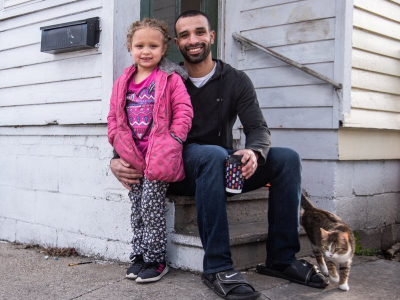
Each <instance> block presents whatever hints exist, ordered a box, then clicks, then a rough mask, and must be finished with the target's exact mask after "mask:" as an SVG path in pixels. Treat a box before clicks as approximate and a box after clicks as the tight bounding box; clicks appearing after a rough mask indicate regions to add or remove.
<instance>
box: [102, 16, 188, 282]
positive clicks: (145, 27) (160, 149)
mask: <svg viewBox="0 0 400 300" xmlns="http://www.w3.org/2000/svg"><path fill="white" fill-rule="evenodd" d="M170 39H171V38H170V36H169V32H168V27H167V25H166V24H165V23H164V22H162V21H159V20H155V19H144V20H143V21H138V22H135V23H133V24H132V25H131V26H130V27H129V30H128V34H127V47H128V50H129V51H130V53H131V55H132V58H133V60H134V62H135V64H134V65H133V66H131V67H129V68H127V69H125V71H124V73H123V75H122V76H120V77H119V78H118V79H117V80H116V82H115V84H114V87H113V90H112V95H111V103H110V113H109V115H108V140H109V142H110V144H111V145H112V146H113V147H114V150H115V152H116V153H117V154H118V156H119V157H120V158H122V159H124V160H125V161H126V162H128V163H129V164H130V165H131V167H132V168H134V169H136V170H138V171H139V172H141V173H142V174H144V177H143V178H140V179H139V182H140V183H139V184H132V185H130V187H131V191H130V192H129V198H130V200H131V202H132V214H131V226H132V230H133V238H132V244H133V245H132V253H131V255H130V260H131V262H132V265H131V266H130V267H129V268H128V270H127V273H126V277H127V278H130V279H136V282H139V283H142V282H153V281H158V280H160V279H161V278H162V277H163V276H164V275H165V274H167V273H168V271H169V268H168V266H167V264H166V262H165V254H166V246H167V235H166V223H165V214H164V210H165V203H164V200H165V194H166V191H167V187H168V182H174V181H179V180H182V179H183V178H184V176H185V175H184V170H183V162H182V142H184V141H185V140H186V136H187V133H188V132H189V130H190V128H191V124H192V122H191V121H192V118H193V108H192V105H191V102H190V98H189V95H188V93H187V92H186V88H185V86H184V84H183V81H182V78H181V77H183V78H184V79H186V78H187V73H186V72H185V71H184V70H183V69H182V68H181V67H179V66H178V65H176V64H174V63H172V62H170V61H168V60H167V59H165V58H163V56H164V55H165V52H166V51H167V48H168V45H167V43H168V41H169V40H170ZM178 74H179V75H178ZM118 156H116V157H118Z"/></svg>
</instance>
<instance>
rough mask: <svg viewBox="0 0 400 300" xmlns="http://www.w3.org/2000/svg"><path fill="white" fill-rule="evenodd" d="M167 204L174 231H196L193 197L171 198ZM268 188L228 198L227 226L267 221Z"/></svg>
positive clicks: (169, 197) (168, 198)
mask: <svg viewBox="0 0 400 300" xmlns="http://www.w3.org/2000/svg"><path fill="white" fill-rule="evenodd" d="M167 202H170V203H173V204H174V210H175V218H174V220H175V221H174V222H175V224H174V228H175V230H178V231H179V230H197V218H196V202H195V197H189V196H171V195H169V196H168V197H167ZM267 212H268V188H261V189H259V190H256V191H252V192H249V193H246V194H239V195H235V196H233V197H228V204H227V213H228V219H229V224H230V225H234V224H241V223H250V222H263V221H267Z"/></svg>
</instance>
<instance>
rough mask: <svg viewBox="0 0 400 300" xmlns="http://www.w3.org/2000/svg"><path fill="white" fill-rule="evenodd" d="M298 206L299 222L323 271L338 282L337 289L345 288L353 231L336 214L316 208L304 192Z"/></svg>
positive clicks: (351, 252)
mask: <svg viewBox="0 0 400 300" xmlns="http://www.w3.org/2000/svg"><path fill="white" fill-rule="evenodd" d="M301 207H302V213H301V216H300V222H301V225H302V226H303V228H304V230H305V231H306V233H307V236H308V238H309V239H310V241H311V245H312V248H313V251H314V254H315V258H316V259H317V262H318V265H319V267H320V269H321V272H322V274H324V275H325V276H327V277H328V276H330V279H331V280H332V281H333V282H336V283H337V282H339V289H341V290H343V291H348V290H349V285H348V283H347V280H348V278H349V273H350V267H351V262H352V258H353V255H354V250H355V239H354V235H353V231H352V230H351V228H350V227H349V226H348V225H346V224H345V223H344V222H343V221H342V220H341V219H340V218H339V217H338V216H336V215H335V214H333V213H330V212H329V211H326V210H323V209H319V208H316V207H315V206H314V205H313V204H312V203H311V201H310V200H309V199H307V197H306V196H305V194H304V192H303V193H302V196H301ZM324 256H325V257H326V263H325V259H324ZM337 268H339V274H338V272H337Z"/></svg>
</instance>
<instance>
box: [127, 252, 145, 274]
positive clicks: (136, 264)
mask: <svg viewBox="0 0 400 300" xmlns="http://www.w3.org/2000/svg"><path fill="white" fill-rule="evenodd" d="M131 261H132V264H131V266H130V267H129V268H128V270H126V275H125V277H126V278H128V279H136V278H137V277H138V274H139V272H140V271H141V270H142V269H143V268H144V266H145V262H144V261H143V257H142V256H141V255H140V256H135V257H134V258H133V259H132V260H131Z"/></svg>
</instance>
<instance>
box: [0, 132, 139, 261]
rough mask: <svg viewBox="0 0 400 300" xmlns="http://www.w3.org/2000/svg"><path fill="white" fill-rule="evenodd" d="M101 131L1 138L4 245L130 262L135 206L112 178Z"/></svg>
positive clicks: (0, 231)
mask: <svg viewBox="0 0 400 300" xmlns="http://www.w3.org/2000/svg"><path fill="white" fill-rule="evenodd" d="M103 128H104V130H103V132H104V135H100V136H85V135H83V134H84V133H85V128H82V129H81V132H79V131H78V134H79V135H76V133H77V131H76V128H74V133H75V134H74V135H69V134H66V135H62V134H60V132H57V133H56V134H55V135H46V136H43V135H37V136H35V135H34V133H32V135H29V134H25V135H8V136H0V168H1V170H6V172H0V239H6V240H10V241H18V242H22V243H38V244H41V245H45V246H57V247H75V248H76V249H77V250H78V251H80V252H81V253H83V254H87V255H98V256H101V257H106V258H112V259H119V260H125V261H126V260H127V259H128V256H129V252H130V249H131V246H130V244H129V243H130V240H131V228H130V201H129V198H128V196H127V193H128V191H127V190H126V189H124V188H123V187H122V185H121V184H120V183H119V182H118V181H117V180H116V179H115V177H114V176H113V174H112V173H111V171H110V170H109V161H110V158H111V157H112V147H111V146H110V145H109V143H108V141H107V136H106V126H104V127H103ZM24 130H25V132H26V129H24ZM32 130H33V131H34V130H35V129H32ZM57 130H58V129H57ZM71 130H72V129H71ZM63 131H64V132H65V131H66V132H68V128H67V129H63Z"/></svg>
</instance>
